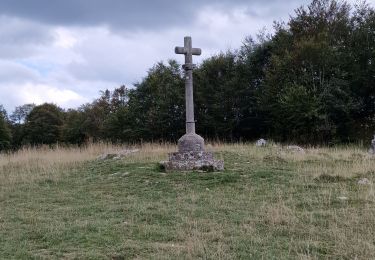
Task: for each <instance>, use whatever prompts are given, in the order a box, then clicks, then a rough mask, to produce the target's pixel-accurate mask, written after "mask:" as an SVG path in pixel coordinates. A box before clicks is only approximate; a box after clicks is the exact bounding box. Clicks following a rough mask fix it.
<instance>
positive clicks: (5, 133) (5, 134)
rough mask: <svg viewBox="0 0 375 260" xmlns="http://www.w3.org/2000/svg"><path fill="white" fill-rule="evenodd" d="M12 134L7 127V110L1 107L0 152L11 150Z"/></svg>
mask: <svg viewBox="0 0 375 260" xmlns="http://www.w3.org/2000/svg"><path fill="white" fill-rule="evenodd" d="M11 138H12V136H11V132H10V130H9V127H8V125H7V119H6V110H5V109H4V107H3V106H2V105H0V152H1V151H4V150H7V149H9V148H10V144H11Z"/></svg>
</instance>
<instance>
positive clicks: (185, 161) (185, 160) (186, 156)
mask: <svg viewBox="0 0 375 260" xmlns="http://www.w3.org/2000/svg"><path fill="white" fill-rule="evenodd" d="M159 168H160V170H163V171H167V172H172V171H192V170H194V171H204V172H213V171H223V170H224V161H222V160H215V159H214V157H213V153H211V152H203V151H200V152H195V151H191V152H176V153H170V154H169V161H163V162H160V163H159Z"/></svg>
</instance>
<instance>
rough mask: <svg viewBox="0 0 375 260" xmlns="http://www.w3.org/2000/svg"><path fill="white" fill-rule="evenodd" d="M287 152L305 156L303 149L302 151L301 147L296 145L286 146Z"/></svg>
mask: <svg viewBox="0 0 375 260" xmlns="http://www.w3.org/2000/svg"><path fill="white" fill-rule="evenodd" d="M286 149H287V150H289V151H291V152H294V153H300V154H305V153H306V152H305V149H303V148H302V147H300V146H298V145H288V146H287V147H286Z"/></svg>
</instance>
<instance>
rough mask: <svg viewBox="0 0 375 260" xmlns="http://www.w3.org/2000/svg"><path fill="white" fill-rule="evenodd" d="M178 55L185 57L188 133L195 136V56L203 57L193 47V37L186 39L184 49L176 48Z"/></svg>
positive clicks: (198, 50) (199, 51)
mask: <svg viewBox="0 0 375 260" xmlns="http://www.w3.org/2000/svg"><path fill="white" fill-rule="evenodd" d="M175 53H176V54H184V55H185V64H184V65H183V68H184V70H185V97H186V133H187V134H195V120H194V99H193V67H194V65H193V55H198V56H199V55H201V53H202V51H201V49H199V48H193V47H192V41H191V37H189V36H186V37H185V38H184V47H176V48H175Z"/></svg>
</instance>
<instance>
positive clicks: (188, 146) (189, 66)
mask: <svg viewBox="0 0 375 260" xmlns="http://www.w3.org/2000/svg"><path fill="white" fill-rule="evenodd" d="M175 53H176V54H184V55H185V64H184V65H183V66H182V68H183V69H184V71H185V98H186V134H185V135H184V136H182V137H181V138H180V139H179V140H178V152H175V153H170V154H169V160H168V161H163V162H161V163H160V164H161V165H162V166H163V168H164V169H165V170H166V171H191V170H208V171H209V170H213V171H222V170H224V161H222V160H215V159H214V157H213V154H212V153H211V152H206V151H205V149H204V139H203V138H202V137H201V136H199V135H197V134H196V133H195V120H194V99H193V69H194V64H193V55H201V53H202V51H201V49H199V48H193V47H192V42H191V37H189V36H187V37H185V38H184V47H176V48H175Z"/></svg>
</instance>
